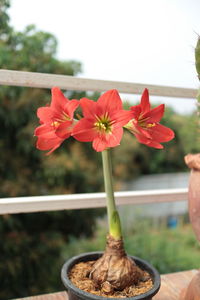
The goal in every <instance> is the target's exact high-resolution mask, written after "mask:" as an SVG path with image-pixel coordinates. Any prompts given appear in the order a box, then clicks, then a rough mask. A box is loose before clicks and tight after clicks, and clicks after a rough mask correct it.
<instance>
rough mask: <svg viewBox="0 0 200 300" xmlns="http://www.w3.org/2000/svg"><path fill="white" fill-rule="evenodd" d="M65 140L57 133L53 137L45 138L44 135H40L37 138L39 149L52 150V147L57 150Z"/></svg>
mask: <svg viewBox="0 0 200 300" xmlns="http://www.w3.org/2000/svg"><path fill="white" fill-rule="evenodd" d="M63 141H64V139H60V138H59V137H58V136H56V135H54V136H53V137H51V138H46V137H45V138H44V137H43V136H40V137H39V138H38V140H37V144H36V147H37V149H39V150H50V149H52V148H53V149H54V150H55V149H57V148H58V147H59V146H60V145H61V143H62V142H63ZM54 150H53V151H54Z"/></svg>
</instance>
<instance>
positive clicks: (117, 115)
mask: <svg viewBox="0 0 200 300" xmlns="http://www.w3.org/2000/svg"><path fill="white" fill-rule="evenodd" d="M110 118H111V121H113V122H114V124H113V126H114V127H115V128H118V127H123V126H124V125H126V124H127V123H128V122H129V121H130V120H131V119H132V118H133V114H132V112H131V111H126V110H118V111H115V112H114V113H110Z"/></svg>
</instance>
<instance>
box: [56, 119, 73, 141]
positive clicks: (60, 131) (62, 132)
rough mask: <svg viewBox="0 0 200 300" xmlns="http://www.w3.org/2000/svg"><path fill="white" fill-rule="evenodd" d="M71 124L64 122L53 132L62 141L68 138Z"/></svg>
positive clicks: (70, 122)
mask: <svg viewBox="0 0 200 300" xmlns="http://www.w3.org/2000/svg"><path fill="white" fill-rule="evenodd" d="M72 123H73V122H72V121H65V122H63V123H61V124H60V125H59V126H58V128H57V129H56V131H55V133H56V135H57V136H58V137H59V138H62V139H67V138H68V137H70V135H71V132H72V128H73V127H72Z"/></svg>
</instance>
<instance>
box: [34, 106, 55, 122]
mask: <svg viewBox="0 0 200 300" xmlns="http://www.w3.org/2000/svg"><path fill="white" fill-rule="evenodd" d="M37 117H38V118H39V119H40V121H42V123H48V122H52V118H53V111H52V109H51V107H46V106H45V107H39V108H38V110H37Z"/></svg>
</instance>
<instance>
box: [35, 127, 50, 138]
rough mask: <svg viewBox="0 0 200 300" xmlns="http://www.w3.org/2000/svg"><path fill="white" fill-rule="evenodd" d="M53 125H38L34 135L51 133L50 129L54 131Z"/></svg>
mask: <svg viewBox="0 0 200 300" xmlns="http://www.w3.org/2000/svg"><path fill="white" fill-rule="evenodd" d="M52 130H53V129H52V126H51V125H50V124H42V125H41V126H38V127H37V128H36V129H35V131H34V135H36V136H39V135H42V134H46V133H49V132H50V131H52Z"/></svg>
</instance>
